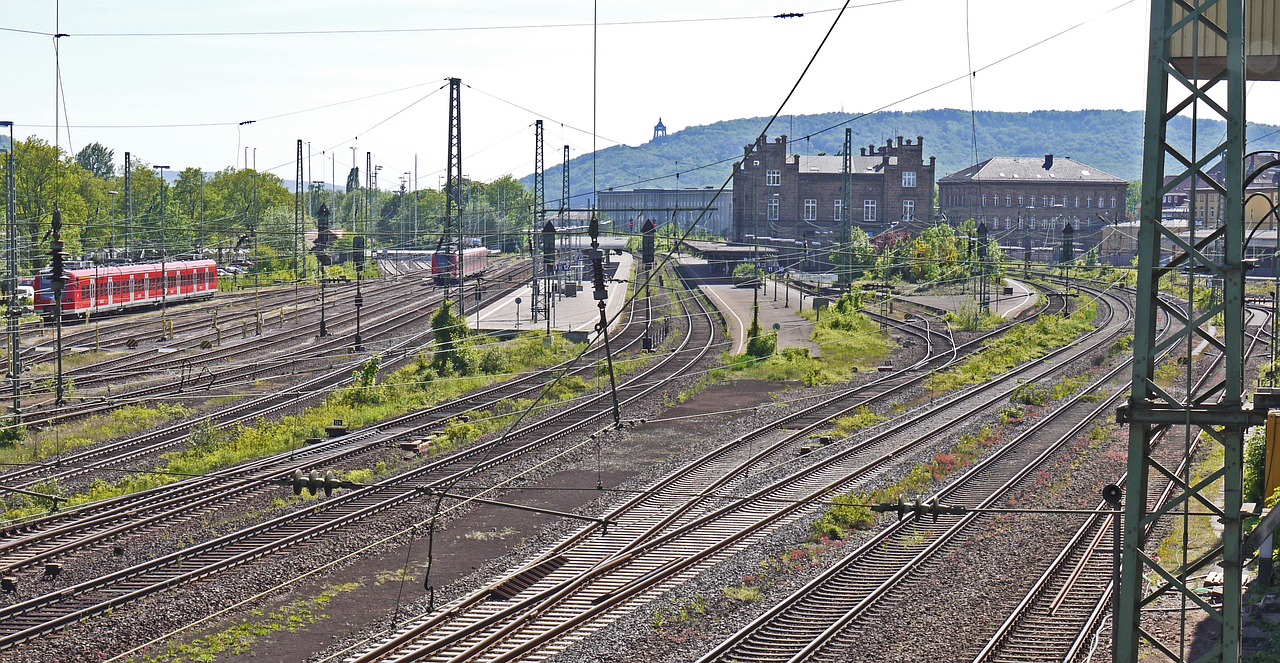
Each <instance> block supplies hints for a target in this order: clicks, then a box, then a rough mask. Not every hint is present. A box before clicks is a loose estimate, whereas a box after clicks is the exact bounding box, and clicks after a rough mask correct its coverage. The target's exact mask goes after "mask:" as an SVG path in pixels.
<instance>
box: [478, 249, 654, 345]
mask: <svg viewBox="0 0 1280 663" xmlns="http://www.w3.org/2000/svg"><path fill="white" fill-rule="evenodd" d="M609 260H610V261H611V262H610V263H609V264H606V265H605V277H606V278H607V279H609V280H608V281H607V282H606V286H607V290H608V292H609V299H608V300H607V306H606V308H605V312H606V315H607V316H608V318H609V319H610V320H614V318H615V316H617V314H618V312H619V311H621V310H622V307H623V305H624V304H625V303H626V299H627V286H628V285H629V283H630V280H631V278H632V275H633V273H634V270H633V267H634V264H633V262H634V261H633V258H632V256H631V254H630V253H625V252H624V253H623V254H622V255H612V254H611V255H609ZM583 276H584V277H585V278H582V279H578V278H575V277H574V276H573V275H571V276H569V277H567V278H566V279H565V280H564V281H563V283H564V284H569V285H570V286H571V287H570V288H569V290H570V291H572V294H565V293H566V290H564V289H562V290H561V291H560V293H559V294H556V295H555V296H554V297H553V301H552V309H551V315H550V316H549V320H550V325H549V326H550V329H551V330H552V331H559V332H581V333H586V332H592V331H594V330H595V325H596V323H598V322H599V321H600V309H599V307H598V306H597V302H596V300H595V299H593V298H592V291H591V287H592V286H591V276H590V268H589V267H588V269H587V270H584V274H583ZM532 306H533V288H532V287H531V286H530V285H528V284H526V285H524V286H522V287H520V288H517V289H516V290H515V291H513V292H511V293H508V294H507V295H506V296H505V297H503V298H502V299H500V300H498V301H497V302H496V303H494V304H490V305H489V306H486V307H484V308H483V309H480V311H479V312H478V313H477V312H475V311H469V312H468V318H469V319H471V320H476V321H477V322H476V323H475V326H476V328H477V329H479V330H482V331H501V332H511V331H530V330H538V329H542V330H545V329H547V328H548V317H547V316H543V315H541V314H539V315H538V317H537V318H536V319H535V318H534V317H533V311H532V308H531V307H532ZM617 324H618V321H617V320H615V321H614V326H615V327H616V326H617Z"/></svg>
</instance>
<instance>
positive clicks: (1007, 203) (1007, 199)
mask: <svg viewBox="0 0 1280 663" xmlns="http://www.w3.org/2000/svg"><path fill="white" fill-rule="evenodd" d="M1004 206H1005V207H1013V196H1010V195H1007V194H1006V195H1005V197H1004Z"/></svg>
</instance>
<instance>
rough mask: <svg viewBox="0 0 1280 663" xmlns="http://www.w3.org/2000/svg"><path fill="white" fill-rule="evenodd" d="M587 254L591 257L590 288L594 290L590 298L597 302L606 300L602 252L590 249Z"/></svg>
mask: <svg viewBox="0 0 1280 663" xmlns="http://www.w3.org/2000/svg"><path fill="white" fill-rule="evenodd" d="M587 253H588V255H589V256H590V257H591V286H592V288H594V292H593V293H592V297H593V298H595V299H596V300H597V301H600V300H605V299H608V298H609V291H608V290H606V289H605V285H604V252H603V251H601V250H600V249H591V250H590V251H588V252H587Z"/></svg>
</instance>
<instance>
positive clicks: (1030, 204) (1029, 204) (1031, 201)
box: [1027, 196, 1036, 207]
mask: <svg viewBox="0 0 1280 663" xmlns="http://www.w3.org/2000/svg"><path fill="white" fill-rule="evenodd" d="M1035 206H1036V197H1035V196H1027V207H1035Z"/></svg>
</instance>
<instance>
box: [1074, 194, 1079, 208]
mask: <svg viewBox="0 0 1280 663" xmlns="http://www.w3.org/2000/svg"><path fill="white" fill-rule="evenodd" d="M1074 206H1075V207H1079V206H1080V196H1076V204H1075V205H1074Z"/></svg>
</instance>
